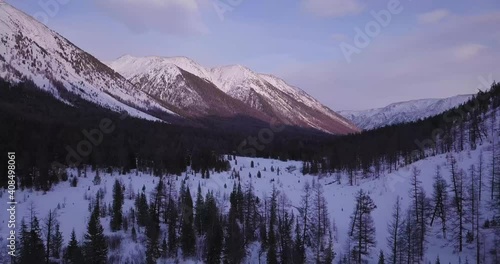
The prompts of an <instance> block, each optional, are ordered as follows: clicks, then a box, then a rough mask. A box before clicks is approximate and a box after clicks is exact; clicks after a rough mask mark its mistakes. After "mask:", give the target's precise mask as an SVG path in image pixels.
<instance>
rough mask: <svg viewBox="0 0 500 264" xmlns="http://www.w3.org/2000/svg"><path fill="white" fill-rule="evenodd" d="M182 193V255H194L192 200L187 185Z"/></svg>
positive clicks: (194, 238)
mask: <svg viewBox="0 0 500 264" xmlns="http://www.w3.org/2000/svg"><path fill="white" fill-rule="evenodd" d="M181 195H182V203H181V210H182V219H181V221H182V222H181V238H180V240H181V241H180V242H181V249H182V253H183V254H184V257H191V256H194V253H195V243H196V236H195V233H194V226H193V223H194V220H193V200H192V198H191V192H190V190H189V187H187V188H186V191H185V192H183V193H181Z"/></svg>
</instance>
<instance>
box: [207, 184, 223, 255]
mask: <svg viewBox="0 0 500 264" xmlns="http://www.w3.org/2000/svg"><path fill="white" fill-rule="evenodd" d="M205 202H206V208H207V210H206V215H205V222H206V225H207V228H206V230H207V236H206V242H207V243H206V248H205V252H204V256H205V258H204V259H205V261H206V263H220V262H221V254H222V250H223V241H224V232H223V227H222V223H221V220H220V211H219V208H218V207H217V202H216V201H215V198H214V196H213V193H212V192H209V193H207V195H206V199H205Z"/></svg>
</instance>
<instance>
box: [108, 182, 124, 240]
mask: <svg viewBox="0 0 500 264" xmlns="http://www.w3.org/2000/svg"><path fill="white" fill-rule="evenodd" d="M123 202H124V194H123V188H122V185H121V184H120V182H119V181H118V179H116V180H115V184H114V185H113V208H112V214H111V223H110V226H111V230H112V231H113V232H116V231H118V230H120V229H121V228H122V223H123V213H122V206H123Z"/></svg>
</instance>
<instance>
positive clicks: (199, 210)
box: [194, 184, 205, 236]
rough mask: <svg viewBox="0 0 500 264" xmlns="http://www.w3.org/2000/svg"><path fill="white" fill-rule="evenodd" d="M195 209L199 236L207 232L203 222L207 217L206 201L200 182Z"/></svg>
mask: <svg viewBox="0 0 500 264" xmlns="http://www.w3.org/2000/svg"><path fill="white" fill-rule="evenodd" d="M194 211H195V214H194V224H195V228H196V232H197V233H198V235H199V236H201V235H203V234H204V233H205V230H204V229H203V226H204V225H205V224H204V222H203V221H204V219H205V201H204V199H203V196H202V194H201V186H200V184H198V193H197V194H196V204H195V208H194Z"/></svg>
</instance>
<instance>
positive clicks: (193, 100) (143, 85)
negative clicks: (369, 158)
mask: <svg viewBox="0 0 500 264" xmlns="http://www.w3.org/2000/svg"><path fill="white" fill-rule="evenodd" d="M108 65H109V66H110V67H111V68H113V69H114V70H116V71H117V72H119V73H120V74H122V75H123V76H125V77H126V78H127V79H129V80H130V81H131V82H133V83H135V84H137V85H138V87H139V88H140V89H141V90H143V91H145V92H146V93H148V94H150V95H153V96H156V97H159V98H160V99H161V100H163V101H164V102H165V103H168V104H172V105H174V106H176V107H179V108H181V109H183V111H188V112H190V113H191V114H192V113H193V112H195V113H196V114H198V115H202V114H210V113H215V114H220V112H221V111H228V109H229V112H230V113H231V114H242V115H248V113H252V114H253V115H252V116H254V117H255V116H260V119H262V118H264V119H263V120H266V121H269V120H272V119H274V120H275V121H277V122H279V123H283V124H287V125H293V126H298V127H303V128H313V129H317V130H320V131H325V132H328V133H333V134H347V133H352V132H357V131H358V129H357V128H356V126H354V125H353V124H351V123H350V122H349V121H348V120H346V119H345V118H343V117H341V116H340V115H338V114H336V113H335V112H333V111H332V110H330V109H328V108H327V107H325V106H323V105H322V104H321V103H319V102H318V101H317V100H315V99H313V98H312V97H311V96H309V95H307V94H306V93H305V92H304V91H302V90H299V89H298V88H295V87H292V86H289V85H288V84H286V83H285V82H284V81H283V80H281V79H278V78H276V77H274V76H270V75H263V74H257V73H255V72H253V71H251V70H250V69H248V68H245V67H243V66H240V65H234V66H226V67H218V68H212V69H208V68H204V67H203V66H201V65H199V64H197V63H196V62H194V61H192V60H190V59H188V58H185V57H173V58H165V57H145V58H137V57H133V56H130V55H125V56H122V57H120V58H118V59H117V60H115V61H112V62H109V63H108ZM188 73H189V74H188ZM190 74H191V75H192V76H190ZM194 76H196V77H197V78H198V79H196V78H194ZM213 88H216V89H217V90H218V91H219V92H223V93H224V94H225V95H228V97H230V98H231V99H233V100H229V99H227V98H224V96H222V95H220V94H219V92H217V91H214V89H213ZM200 90H205V91H206V92H205V93H200ZM203 94H204V96H202V95H203ZM211 95H214V96H215V98H219V99H217V100H215V101H214V100H213V98H212V97H208V98H207V96H211ZM234 100H235V101H238V102H239V103H243V105H245V106H246V107H245V108H243V107H242V106H241V105H238V104H237V103H235V102H234ZM212 101H214V102H215V103H212V104H210V103H207V102H212ZM224 104H227V105H226V106H225V105H224ZM221 108H222V109H221ZM248 108H250V109H252V110H248ZM214 109H215V110H214ZM238 111H242V112H238Z"/></svg>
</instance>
